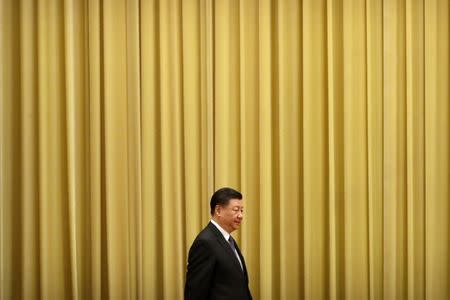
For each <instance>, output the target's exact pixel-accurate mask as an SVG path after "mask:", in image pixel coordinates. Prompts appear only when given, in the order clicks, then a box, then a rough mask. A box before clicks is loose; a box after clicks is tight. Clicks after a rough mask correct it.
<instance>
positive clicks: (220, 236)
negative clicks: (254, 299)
mask: <svg viewBox="0 0 450 300" xmlns="http://www.w3.org/2000/svg"><path fill="white" fill-rule="evenodd" d="M207 228H209V229H210V230H211V231H212V232H213V233H214V234H215V236H216V239H217V241H218V242H219V244H220V245H221V246H222V247H223V248H225V251H226V252H227V253H228V254H229V255H231V257H232V260H233V261H234V265H235V266H236V267H237V268H238V269H239V271H240V272H241V273H242V274H244V276H245V278H246V279H247V278H248V277H247V268H246V266H245V261H244V257H243V256H242V253H241V250H240V249H239V247H238V245H237V244H236V245H235V246H236V250H237V252H238V255H239V258H240V259H241V262H242V266H243V269H244V270H242V268H241V265H240V264H239V261H238V260H237V257H236V255H235V254H234V252H233V250H232V249H231V247H230V244H228V241H227V240H225V237H224V236H223V234H222V233H221V232H220V231H219V229H217V227H216V226H215V225H214V224H213V223H211V222H209V223H208V226H207ZM247 280H248V279H247Z"/></svg>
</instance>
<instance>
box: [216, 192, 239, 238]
mask: <svg viewBox="0 0 450 300" xmlns="http://www.w3.org/2000/svg"><path fill="white" fill-rule="evenodd" d="M217 211H218V213H219V220H220V223H221V224H220V226H222V228H223V229H225V230H226V231H228V232H229V233H231V232H233V231H235V230H237V229H239V227H240V226H241V222H242V219H243V217H244V216H243V214H244V206H243V205H242V200H239V199H230V201H229V202H228V205H226V206H219V207H218V209H217Z"/></svg>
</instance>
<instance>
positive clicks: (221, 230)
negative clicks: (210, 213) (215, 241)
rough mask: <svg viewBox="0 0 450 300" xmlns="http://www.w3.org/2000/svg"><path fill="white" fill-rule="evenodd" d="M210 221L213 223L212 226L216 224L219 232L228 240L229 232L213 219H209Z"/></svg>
mask: <svg viewBox="0 0 450 300" xmlns="http://www.w3.org/2000/svg"><path fill="white" fill-rule="evenodd" d="M211 223H213V224H214V226H216V227H217V229H219V231H220V233H222V235H223V237H224V238H225V240H226V241H227V242H228V239H229V238H230V234H229V233H228V232H227V231H226V230H225V229H223V228H222V227H220V225H219V224H217V222H216V221H214V220H213V219H211Z"/></svg>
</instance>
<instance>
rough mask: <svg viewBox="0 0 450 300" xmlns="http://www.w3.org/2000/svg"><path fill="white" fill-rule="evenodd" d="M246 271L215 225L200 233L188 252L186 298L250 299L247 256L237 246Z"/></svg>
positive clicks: (193, 299)
mask: <svg viewBox="0 0 450 300" xmlns="http://www.w3.org/2000/svg"><path fill="white" fill-rule="evenodd" d="M236 250H237V252H238V254H239V257H240V259H241V262H242V266H243V267H244V270H242V269H241V265H240V264H239V261H238V259H237V257H236V255H235V254H234V252H233V250H232V249H231V247H230V245H229V244H228V242H227V241H226V240H225V238H224V236H223V235H222V233H221V232H220V231H219V230H218V229H217V227H216V226H214V224H212V223H211V222H209V224H208V225H207V226H206V227H205V228H204V229H203V230H202V231H201V232H200V233H199V235H198V236H197V238H196V239H195V240H194V242H193V244H192V246H191V249H190V250H189V258H188V266H187V274H186V285H185V288H184V299H186V300H203V299H211V300H213V299H214V300H220V299H223V300H249V299H250V300H251V299H252V296H251V294H250V289H249V288H248V275H247V268H246V266H245V261H244V257H243V256H242V254H241V251H240V250H239V248H238V247H237V245H236Z"/></svg>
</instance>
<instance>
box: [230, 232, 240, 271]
mask: <svg viewBox="0 0 450 300" xmlns="http://www.w3.org/2000/svg"><path fill="white" fill-rule="evenodd" d="M228 244H230V247H231V250H233V253H234V255H236V258H237V259H238V261H239V265H240V266H241V269H242V270H243V267H242V263H241V259H240V258H239V256H238V254H237V251H236V243H235V242H234V239H233V237H232V236H231V235H230V238H229V239H228Z"/></svg>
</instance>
